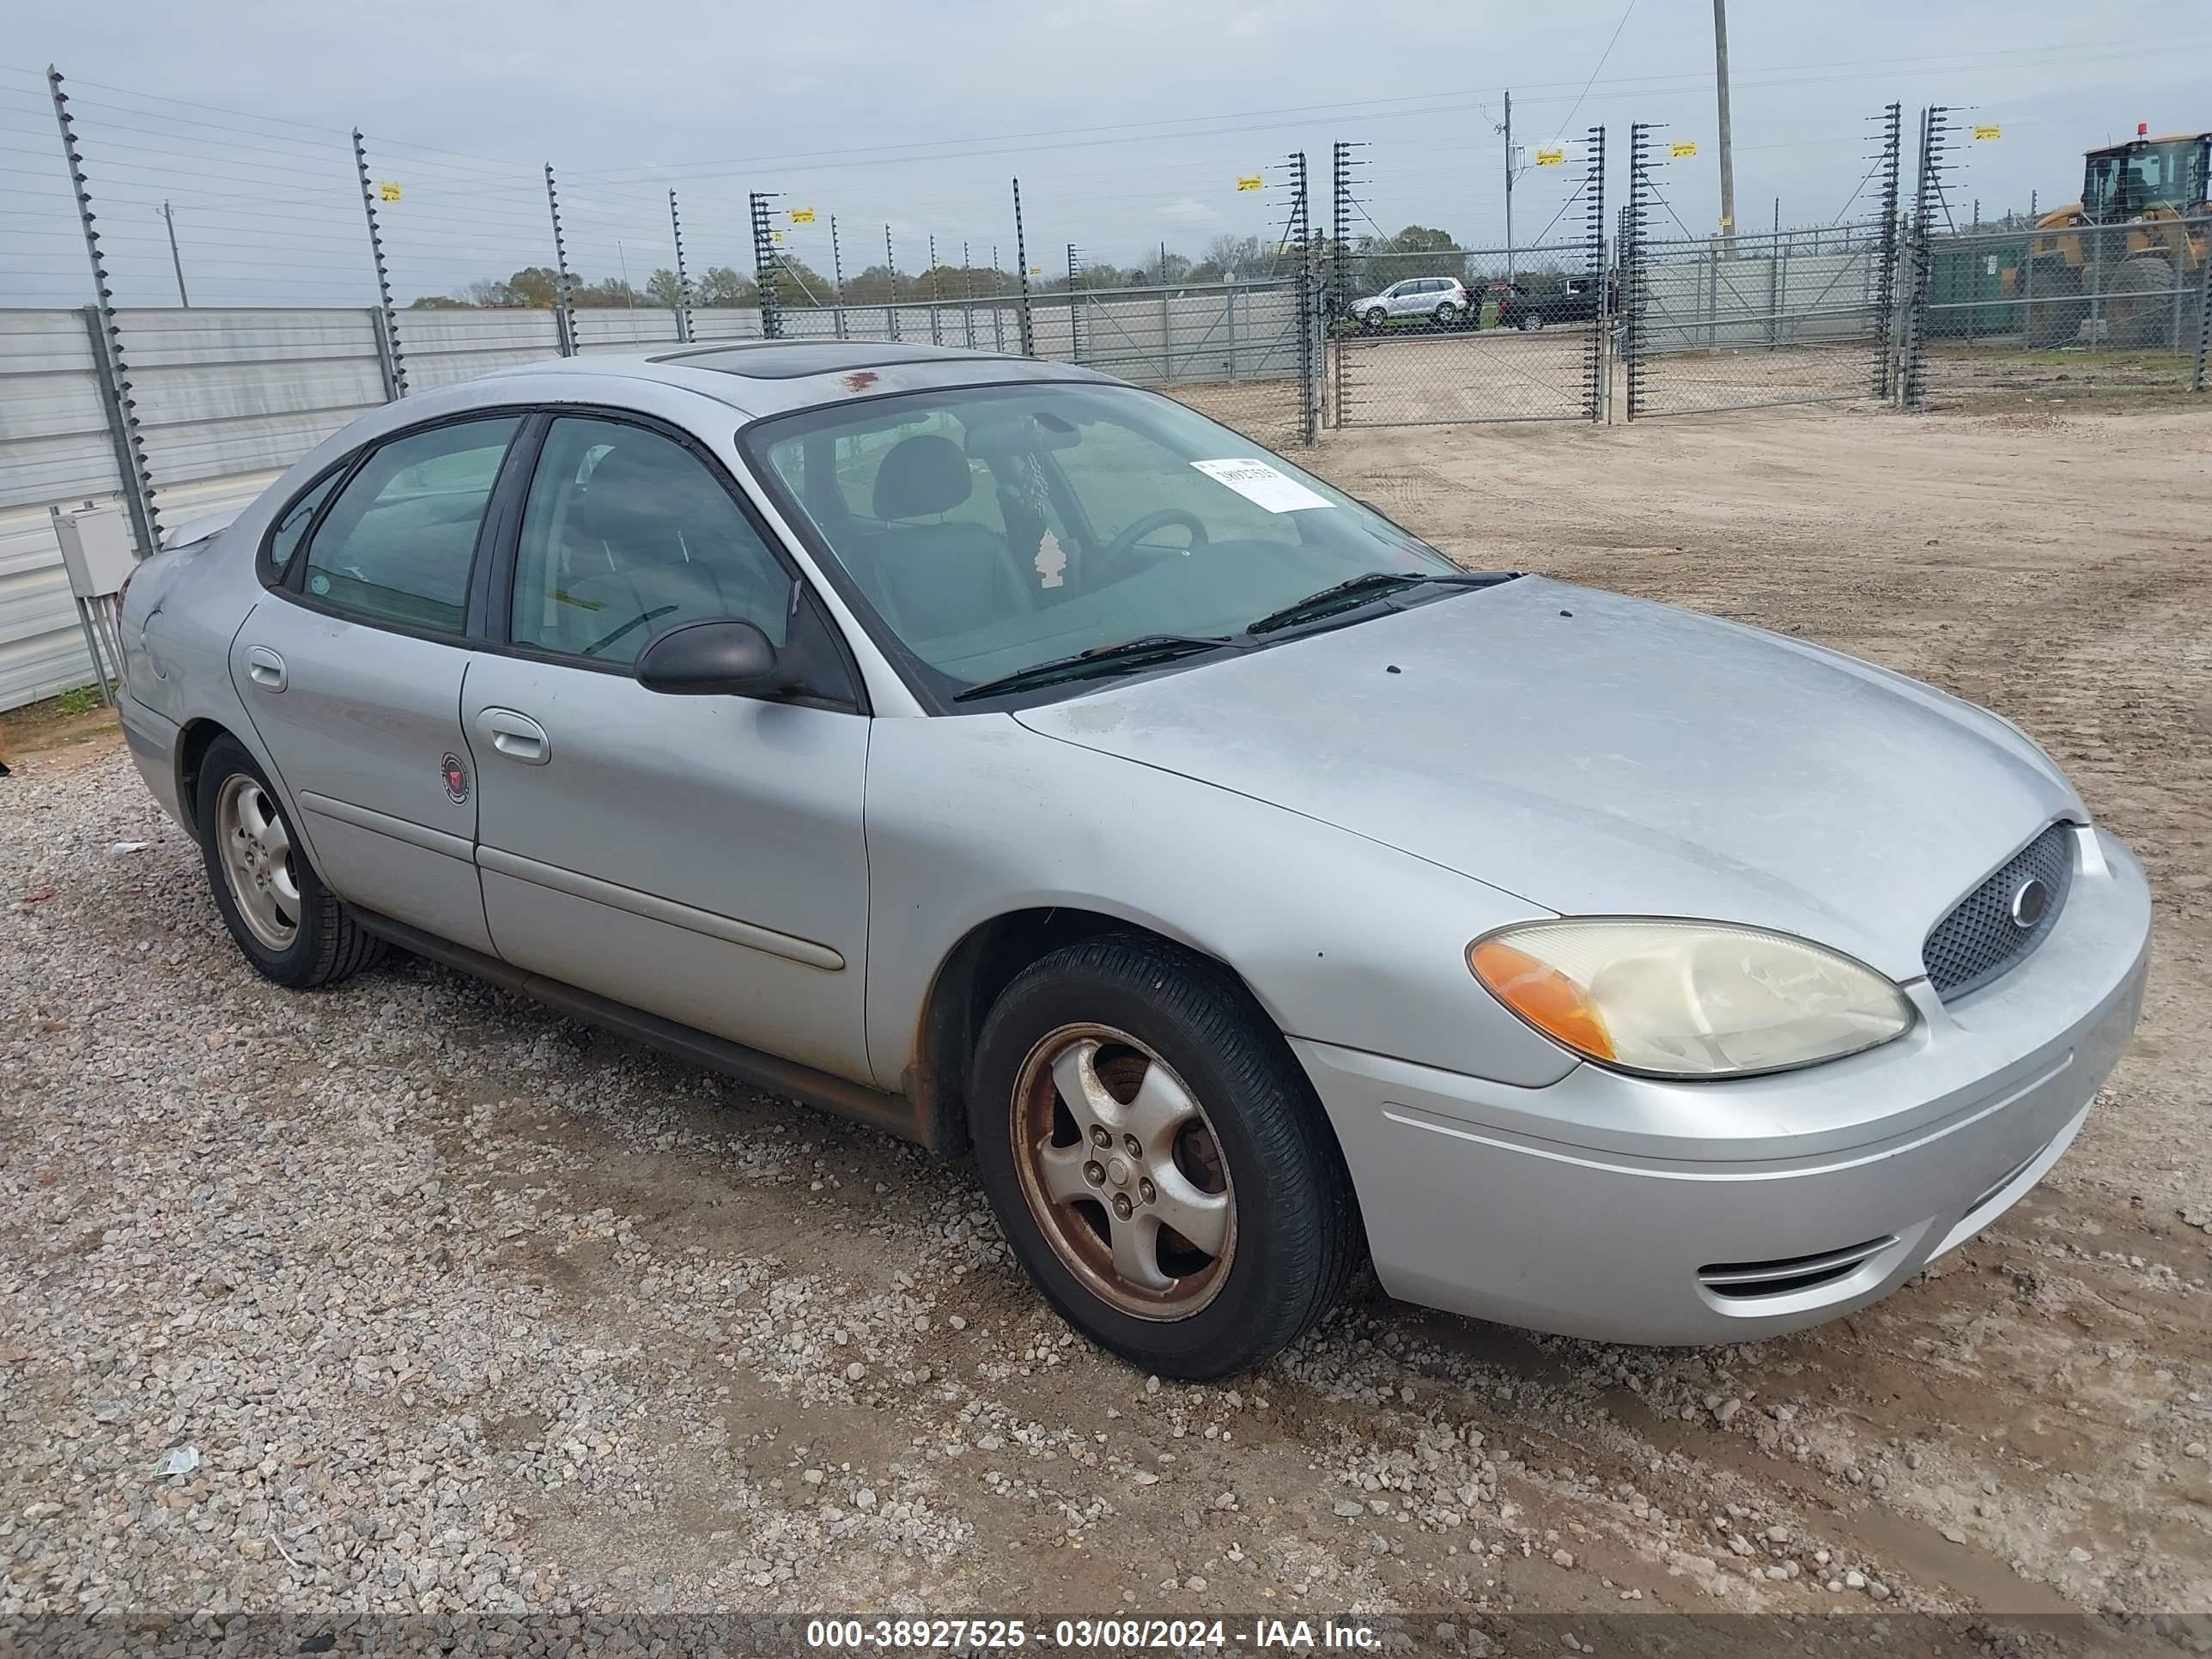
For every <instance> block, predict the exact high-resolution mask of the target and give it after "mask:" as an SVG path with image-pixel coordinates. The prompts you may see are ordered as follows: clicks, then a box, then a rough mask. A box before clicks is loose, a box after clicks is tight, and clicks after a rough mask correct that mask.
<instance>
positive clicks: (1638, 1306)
mask: <svg viewBox="0 0 2212 1659" xmlns="http://www.w3.org/2000/svg"><path fill="white" fill-rule="evenodd" d="M2077 833H2078V835H2079V836H2080V838H2081V840H2080V857H2079V860H2078V864H2079V869H2078V873H2077V874H2076V877H2075V883H2074V886H2073V890H2072V891H2071V892H2070V893H2069V896H2068V899H2067V903H2066V908H2065V911H2064V913H2063V915H2061V917H2060V918H2059V921H2058V923H2057V926H2056V927H2054V928H2053V929H2052V930H2051V934H2050V936H2049V937H2048V938H2047V939H2045V941H2044V942H2043V944H2042V945H2040V946H2039V947H2038V948H2037V950H2036V951H2034V952H2033V954H2032V955H2031V956H2030V957H2028V958H2027V961H2026V962H2024V963H2021V966H2020V967H2019V968H2017V969H2015V970H2014V971H2013V972H2012V973H2010V974H2008V975H2006V976H2005V977H2003V978H2002V979H2000V980H1998V981H1996V983H1994V984H1992V985H1990V986H1989V987H1986V988H1985V989H1984V990H1982V991H1979V992H1977V993H1975V994H1973V995H1972V996H1969V997H1966V998H1962V999H1960V1000H1959V1001H1958V1002H1957V1003H1955V1004H1954V1005H1951V1006H1948V1007H1947V1006H1944V1005H1943V1004H1942V1003H1940V1002H1938V1001H1937V1000H1936V999H1935V997H1934V995H1933V994H1932V993H1931V992H1929V989H1928V987H1927V986H1926V984H1925V983H1924V982H1923V983H1920V984H1918V985H1916V986H1913V987H1908V990H1909V993H1910V994H1911V995H1912V997H1913V999H1914V1001H1915V1003H1916V1004H1917V1006H1918V1008H1919V1011H1920V1013H1921V1015H1922V1019H1921V1024H1920V1025H1919V1026H1918V1027H1917V1029H1916V1030H1914V1031H1913V1032H1911V1033H1910V1034H1908V1035H1907V1036H1905V1037H1902V1038H1900V1039H1899V1040H1898V1041H1897V1042H1893V1043H1890V1044H1888V1045H1887V1046H1885V1047H1883V1048H1878V1049H1875V1050H1874V1051H1872V1052H1871V1053H1869V1054H1860V1055H1857V1056H1854V1057H1853V1058H1851V1059H1849V1060H1838V1061H1834V1062H1832V1063H1831V1064H1828V1065H1824V1066H1810V1067H1808V1068H1806V1069H1804V1070H1802V1071H1798V1072H1791V1073H1783V1074H1781V1075H1778V1076H1773V1077H1764V1078H1747V1079H1740V1080H1737V1081H1733V1082H1720V1083H1703V1084H1672V1083H1665V1082H1659V1081H1654V1080H1651V1079H1641V1078H1632V1077H1626V1076H1623V1075H1621V1074H1620V1073H1614V1072H1609V1071H1607V1070H1605V1069H1603V1068H1602V1067H1599V1066H1577V1068H1576V1069H1575V1070H1574V1071H1572V1072H1571V1073H1568V1075H1567V1076H1566V1077H1565V1078H1563V1079H1560V1080H1559V1082H1557V1083H1555V1084H1553V1085H1549V1086H1548V1087H1546V1088H1541V1089H1521V1088H1515V1087H1512V1086H1511V1085H1504V1084H1497V1083H1492V1082H1489V1081H1486V1080H1485V1079H1480V1078H1472V1077H1466V1076H1462V1075H1460V1074H1458V1073H1449V1072H1442V1071H1437V1070H1435V1069H1432V1068H1431V1067H1427V1066H1413V1065H1408V1064H1407V1063H1405V1062H1403V1061H1401V1060H1391V1059H1389V1058H1387V1057H1384V1056H1382V1055H1377V1054H1364V1053H1361V1052H1358V1051H1357V1050H1352V1049H1346V1048H1334V1047H1332V1046H1330V1045H1328V1044H1324V1043H1316V1042H1307V1041H1304V1040H1302V1039H1294V1040H1293V1041H1292V1043H1291V1047H1292V1048H1293V1049H1294V1050H1295V1051H1296V1052H1297V1055H1298V1058H1299V1060H1300V1061H1301V1062H1302V1063H1303V1064H1304V1066H1305V1068H1306V1072H1307V1074H1308V1075H1309V1076H1310V1078H1311V1079H1313V1083H1314V1086H1315V1088H1316V1091H1318V1092H1319V1094H1320V1096H1321V1098H1322V1103H1323V1104H1324V1106H1325V1107H1326V1108H1327V1109H1328V1114H1329V1118H1330V1121H1331V1122H1332V1123H1333V1124H1334V1127H1335V1129H1336V1133H1337V1138H1338V1139H1339V1141H1340V1144H1341V1145H1342V1146H1343V1148H1344V1152H1345V1157H1346V1162H1347V1164H1349V1166H1350V1169H1351V1172H1352V1182H1353V1185H1354V1187H1355V1188H1357V1190H1358V1195H1359V1201H1360V1206H1361V1209H1362V1211H1363V1212H1364V1217H1365V1220H1366V1226H1367V1234H1368V1242H1369V1245H1370V1249H1372V1251H1373V1254H1374V1258H1375V1265H1376V1273H1377V1274H1378V1275H1379V1276H1380V1278H1381V1279H1382V1281H1383V1288H1384V1289H1386V1290H1387V1291H1389V1292H1390V1293H1391V1294H1392V1295H1393V1296H1396V1297H1403V1298H1405V1299H1406V1300H1407V1301H1412V1302H1419V1303H1425V1304H1428V1305H1430V1306H1431V1307H1437V1308H1442V1309H1445V1310H1449V1311H1451V1312H1454V1313H1462V1314H1469V1315H1473V1316H1475V1317H1478V1318H1482V1319H1493V1320H1497V1321H1499V1322H1503V1323H1506V1324H1510V1325H1519V1326H1523V1327H1527V1328H1532V1329H1536V1330H1546V1331H1557V1332H1560V1333H1563V1334H1568V1335H1573V1336H1585V1337H1594V1338H1598V1339H1601V1340H1608V1341H1620V1342H1648V1343H1689V1342H1736V1341H1744V1340H1749V1339H1752V1338H1755V1337H1762V1336H1770V1335H1773V1334H1778V1333H1780V1332H1784V1331H1790V1330H1796V1329H1799V1328H1803V1327H1805V1326H1808V1325H1814V1324H1818V1323H1820V1322H1821V1321H1823V1320H1827V1319H1832V1318H1834V1317H1836V1316H1838V1315H1840V1314H1844V1313H1848V1312H1850V1311H1851V1310H1853V1309H1856V1308H1860V1307H1863V1306H1865V1305H1866V1304H1868V1303H1869V1302H1873V1301H1875V1300H1876V1299H1877V1298H1879V1297H1882V1296H1885V1295H1887V1293H1888V1292H1889V1291H1892V1290H1894V1289H1895V1288H1896V1287H1897V1286H1898V1285H1899V1284H1901V1283H1903V1282H1904V1281H1905V1279H1909V1278H1911V1276H1912V1275H1913V1274H1914V1273H1917V1272H1918V1271H1919V1270H1920V1269H1921V1268H1922V1267H1924V1266H1925V1265H1926V1264H1927V1263H1928V1262H1929V1261H1930V1260H1932V1259H1933V1258H1934V1257H1936V1256H1937V1255H1941V1254H1942V1252H1944V1251H1946V1250H1948V1249H1954V1247H1956V1246H1957V1245H1959V1244H1961V1243H1965V1242H1966V1240H1967V1239H1969V1238H1971V1237H1973V1236H1974V1234H1975V1233H1976V1232H1978V1231H1980V1230H1981V1229H1982V1228H1984V1227H1985V1226H1987V1225H1989V1224H1990V1222H1991V1221H1993V1220H1995V1219H1996V1217H1998V1216H1999V1215H2001V1214H2002V1213H2003V1212H2004V1211H2005V1210H2007V1209H2008V1208H2009V1207H2010V1206H2012V1205H2013V1204H2014V1203H2015V1201H2017V1200H2019V1198H2020V1197H2021V1195H2022V1194H2025V1193H2026V1192H2027V1190H2028V1188H2031V1187H2033V1185H2034V1184H2035V1183H2036V1182H2038V1181H2039V1180H2040V1179H2041V1178H2042V1176H2044V1174H2045V1171H2047V1170H2049V1169H2050V1168H2051V1165H2052V1164H2056V1163H2057V1161H2058V1158H2059V1156H2060V1154H2061V1153H2063V1152H2064V1151H2065V1149H2066V1147H2067V1146H2068V1145H2069V1143H2070V1142H2071V1141H2072V1139H2073V1138H2074V1136H2075V1133H2077V1132H2078V1131H2079V1130H2080V1128H2081V1124H2082V1121H2084V1120H2085V1119H2086V1118H2087V1115H2088V1109H2089V1102H2090V1100H2091V1098H2092V1097H2093V1096H2094V1095H2095V1093H2096V1091H2097V1090H2098V1088H2099V1087H2100V1085H2102V1084H2103V1082H2104V1080H2105V1079H2106V1076H2107V1075H2109V1074H2110V1073H2111V1071H2112V1067H2113V1066H2114V1065H2115V1064H2116V1063H2117V1062H2118V1059H2119V1056H2120V1052H2121V1050H2122V1049H2123V1048H2125V1047H2126V1044H2127V1042H2128V1038H2129V1036H2130V1035H2131V1034H2132V1033H2133V1031H2134V1030H2135V1025H2136V1018H2137V1016H2138V1014H2139V1013H2140V1012H2141V1010H2142V991H2143V979H2144V973H2145V968H2146V964H2147V962H2148V944H2149V927H2150V894H2149V889H2148V885H2147V884H2146V883H2145V882H2144V880H2143V875H2142V869H2141V868H2140V867H2139V866H2137V865H2136V861H2135V860H2134V859H2133V858H2132V857H2131V856H2130V854H2128V852H2127V850H2126V849H2125V848H2123V847H2122V846H2121V845H2120V844H2119V842H2117V841H2115V840H2113V839H2112V837H2111V836H2106V835H2104V834H2103V833H2102V832H2101V831H2098V830H2094V829H2086V828H2085V829H2081V830H2080V831H2078V832H2077ZM1469 991H1470V994H1480V991H1479V988H1478V987H1474V986H1470V987H1469Z"/></svg>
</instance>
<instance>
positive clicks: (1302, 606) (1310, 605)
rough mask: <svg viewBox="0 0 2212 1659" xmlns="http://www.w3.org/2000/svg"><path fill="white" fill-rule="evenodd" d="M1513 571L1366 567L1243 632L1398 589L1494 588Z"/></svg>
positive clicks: (1306, 618) (1269, 630)
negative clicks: (1409, 569) (1408, 569)
mask: <svg viewBox="0 0 2212 1659" xmlns="http://www.w3.org/2000/svg"><path fill="white" fill-rule="evenodd" d="M1518 574H1520V573H1519V572H1518V571H1513V570H1431V571H1404V570H1370V571H1369V572H1368V573H1367V574H1365V575H1364V576H1354V577H1352V580H1349V581H1341V582H1339V583H1337V584H1336V586H1334V587H1324V588H1322V591H1321V592H1318V593H1309V594H1307V595H1306V596H1305V598H1304V599H1293V600H1292V601H1291V603H1290V604H1288V605H1285V606H1283V607H1282V608H1281V609H1280V610H1279V611H1269V612H1268V613H1267V615H1266V616H1264V617H1261V618H1260V620H1259V621H1257V622H1255V623H1249V624H1248V625H1247V626H1246V628H1245V629H1244V631H1245V632H1246V633H1247V634H1269V633H1273V631H1274V630H1275V629H1279V628H1289V627H1291V626H1292V625H1294V624H1296V623H1302V622H1311V621H1312V620H1313V619H1314V618H1315V617H1325V616H1327V615H1328V614H1329V612H1331V611H1344V610H1348V609H1350V608H1351V607H1352V605H1358V604H1361V603H1364V601H1366V600H1368V599H1377V598H1380V597H1381V596H1383V594H1386V593H1395V592H1398V591H1399V590H1401V588H1407V587H1427V586H1443V587H1494V586H1497V585H1498V583H1499V582H1503V581H1510V580H1512V579H1513V578H1514V577H1515V576H1516V575H1518Z"/></svg>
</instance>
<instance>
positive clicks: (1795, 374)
mask: <svg viewBox="0 0 2212 1659" xmlns="http://www.w3.org/2000/svg"><path fill="white" fill-rule="evenodd" d="M1899 115H1900V112H1899V109H1898V108H1897V106H1894V105H1893V106H1890V108H1889V109H1888V110H1887V111H1886V112H1884V114H1883V115H1882V116H1881V118H1880V122H1881V125H1880V132H1881V145H1880V148H1879V149H1878V150H1877V151H1876V153H1875V156H1874V157H1873V161H1874V166H1873V167H1872V168H1870V169H1869V173H1868V175H1867V179H1866V180H1863V181H1862V188H1864V185H1866V184H1868V183H1873V184H1874V185H1875V204H1874V211H1873V213H1872V214H1871V215H1870V216H1865V217H1862V218H1860V219H1858V220H1857V221H1855V222H1850V223H1843V222H1838V223H1835V224H1831V225H1826V226H1822V227H1820V228H1812V229H1793V230H1780V229H1778V230H1775V231H1772V232H1768V233H1760V234H1741V233H1738V232H1735V231H1733V230H1731V231H1729V232H1723V233H1716V234H1712V235H1708V236H1698V235H1693V234H1691V233H1690V231H1689V229H1688V227H1687V226H1686V225H1685V224H1684V223H1683V222H1682V219H1681V216H1680V215H1679V214H1678V213H1677V212H1676V211H1675V210H1674V205H1673V204H1672V203H1671V202H1670V201H1669V200H1668V191H1667V184H1666V177H1667V173H1668V167H1669V165H1670V164H1671V162H1672V161H1674V159H1676V152H1677V151H1678V150H1687V149H1692V147H1691V146H1687V145H1676V144H1674V143H1670V142H1668V141H1666V140H1663V139H1662V137H1660V136H1659V135H1660V134H1661V132H1662V131H1663V129H1662V128H1659V127H1656V126H1650V125H1641V124H1639V125H1636V126H1634V127H1632V128H1631V129H1630V131H1629V160H1628V167H1629V185H1628V192H1629V195H1628V207H1627V210H1626V214H1625V216H1624V228H1623V231H1622V235H1621V264H1622V274H1621V283H1620V288H1621V293H1622V295H1623V299H1624V305H1623V313H1624V314H1623V318H1622V330H1621V332H1622V356H1623V358H1624V360H1625V361H1626V365H1627V381H1628V386H1627V391H1628V397H1627V415H1628V418H1629V419H1630V420H1632V421H1636V420H1644V419H1648V418H1650V417H1651V416H1659V415H1683V414H1692V413H1704V412H1709V411H1715V410H1735V409H1760V408H1768V407H1774V406H1779V405H1783V404H1815V403H1837V402H1845V401H1850V400H1855V399H1858V398H1885V397H1887V395H1888V392H1889V387H1890V383H1891V366H1890V342H1891V337H1892V333H1893V329H1894V326H1895V321H1896V318H1895V295H1896V279H1895V278H1896V258H1897V249H1898V240H1897V231H1896V225H1897V218H1896V210H1897V189H1898V174H1899ZM1856 202H1857V196H1856V195H1855V197H1854V198H1853V204H1855V203H1856ZM1851 205H1852V204H1846V208H1845V211H1846V212H1848V211H1849V210H1850V206H1851ZM1839 219H1840V216H1839Z"/></svg>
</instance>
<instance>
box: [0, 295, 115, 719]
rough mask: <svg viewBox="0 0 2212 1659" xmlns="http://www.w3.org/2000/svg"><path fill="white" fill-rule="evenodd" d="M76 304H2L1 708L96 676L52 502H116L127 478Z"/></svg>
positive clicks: (0, 470)
mask: <svg viewBox="0 0 2212 1659" xmlns="http://www.w3.org/2000/svg"><path fill="white" fill-rule="evenodd" d="M92 341H93V336H92V335H91V333H90V332H88V330H87V328H86V326H85V319H84V313H82V312H79V311H0V708H15V707H17V706H18V705H20V704H22V703H26V702H32V701H33V700H34V699H36V698H39V697H46V696H52V695H53V694H54V693H55V692H57V691H63V690H68V689H69V688H70V686H72V685H82V684H85V683H86V682H87V681H88V680H89V679H90V678H91V677H92V670H91V666H90V665H89V664H88V661H87V660H86V658H85V654H84V636H83V635H82V634H81V633H80V632H79V631H78V629H77V622H76V609H75V607H74V606H73V605H71V604H70V590H69V579H68V578H67V577H66V576H64V574H62V556H61V550H60V549H59V548H58V547H57V546H56V545H55V544H54V532H53V522H52V519H51V518H49V516H48V515H47V512H46V508H47V507H48V505H49V504H50V503H59V504H66V505H72V506H73V505H76V504H77V503H80V502H82V501H118V500H119V499H120V496H119V495H118V491H119V489H120V488H121V481H120V479H119V478H118V475H117V472H116V469H115V447H114V444H113V442H112V440H111V439H110V437H109V435H108V428H107V415H106V410H105V409H104V408H103V406H102V404H101V401H100V380H99V377H98V375H97V374H95V373H94V367H93V364H94V358H93V354H92Z"/></svg>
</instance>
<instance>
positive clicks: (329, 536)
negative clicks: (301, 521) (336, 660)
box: [301, 415, 522, 634]
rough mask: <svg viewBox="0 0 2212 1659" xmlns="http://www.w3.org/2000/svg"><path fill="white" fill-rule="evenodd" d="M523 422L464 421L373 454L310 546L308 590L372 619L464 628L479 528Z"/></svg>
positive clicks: (435, 628) (445, 630)
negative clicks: (471, 568) (508, 448)
mask: <svg viewBox="0 0 2212 1659" xmlns="http://www.w3.org/2000/svg"><path fill="white" fill-rule="evenodd" d="M521 424H522V422H521V419H520V416H511V415H509V416H497V417H495V418H493V419H489V420H480V421H459V422H454V423H453V424H451V425H449V426H439V427H432V428H429V429H428V431H424V432H414V433H410V434H408V435H406V436H405V437H403V438H395V439H393V440H392V441H391V442H390V443H388V444H386V445H384V446H383V447H381V448H380V449H378V450H377V451H376V452H375V453H373V454H371V455H370V456H369V458H368V459H367V460H366V461H364V462H363V463H362V465H361V468H360V470H359V471H356V473H355V474H354V476H353V480H352V482H351V483H348V484H347V485H346V487H345V488H344V489H343V490H342V491H340V492H339V494H338V496H337V500H336V501H332V502H331V507H330V511H329V512H328V513H325V514H324V516H323V520H322V523H321V524H320V525H319V526H317V527H316V530H315V533H314V537H313V539H312V540H311V541H309V542H308V544H307V554H306V566H307V568H306V574H305V579H304V580H303V581H302V582H301V587H302V589H303V590H304V591H305V592H306V593H307V596H308V597H309V598H310V599H314V600H315V601H317V602H318V603H319V604H321V605H327V606H329V607H330V608H331V609H332V610H334V611H340V612H342V613H343V614H344V615H347V616H349V617H356V618H358V619H359V620H361V621H363V622H373V623H394V624H398V625H399V626H402V627H407V628H419V629H429V630H431V631H434V632H438V633H446V634H458V633H459V632H460V631H461V629H462V627H463V624H464V623H465V620H466V617H467V614H468V593H469V569H470V566H471V563H472V562H474V559H475V555H476V545H477V532H478V531H479V529H481V528H482V526H483V515H484V508H485V506H486V504H487V503H488V502H489V501H490V500H491V492H492V486H493V485H494V484H495V483H497V482H498V480H499V469H500V466H501V463H502V462H503V461H505V459H507V446H508V445H509V443H511V442H512V441H513V437H514V434H515V431H516V429H517V428H519V427H520V425H521Z"/></svg>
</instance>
